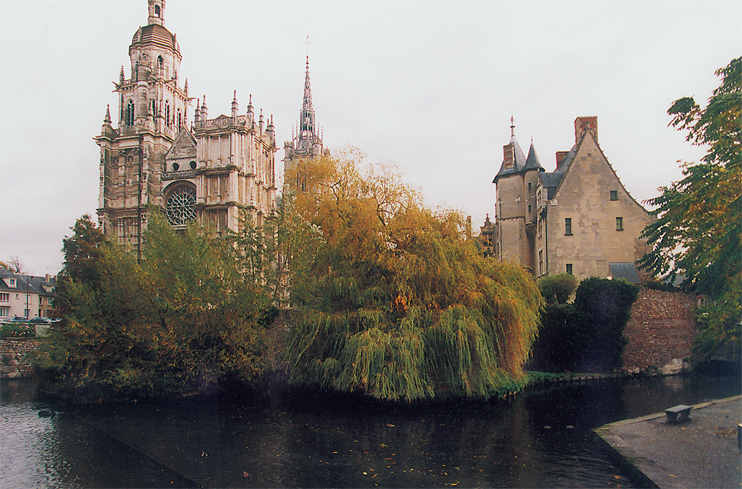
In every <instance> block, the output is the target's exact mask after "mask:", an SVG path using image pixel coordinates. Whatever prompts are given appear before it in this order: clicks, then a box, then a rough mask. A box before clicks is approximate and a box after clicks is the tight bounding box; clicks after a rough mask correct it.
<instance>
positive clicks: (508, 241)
mask: <svg viewBox="0 0 742 489" xmlns="http://www.w3.org/2000/svg"><path fill="white" fill-rule="evenodd" d="M493 183H494V184H495V188H496V203H495V222H494V223H493V222H491V221H490V219H489V216H488V217H487V219H486V221H485V223H484V226H482V227H481V236H482V238H483V242H484V243H485V246H484V248H485V253H487V254H490V255H492V256H494V257H496V258H499V259H500V260H512V261H515V262H516V263H520V264H521V265H523V266H524V267H526V268H528V269H529V270H531V271H532V273H533V274H534V275H535V276H536V277H543V276H546V275H555V274H558V273H569V274H572V275H575V276H576V277H577V278H578V279H580V280H582V279H584V278H588V277H615V278H626V279H627V280H629V281H631V282H634V283H639V282H640V277H639V273H638V272H637V270H636V267H635V265H634V263H635V262H636V260H638V259H639V258H640V257H641V256H642V255H643V254H644V251H645V249H644V244H643V242H642V241H641V240H640V238H639V236H640V235H641V233H642V230H643V229H644V227H645V226H646V225H647V224H649V223H650V222H651V216H650V214H649V213H648V212H647V210H646V209H644V207H642V206H641V205H640V204H639V203H638V202H637V201H636V200H634V198H633V197H631V195H630V194H629V193H628V191H626V189H625V188H624V186H623V184H622V183H621V181H620V180H619V178H618V176H617V175H616V172H615V171H614V170H613V167H612V166H611V164H610V163H609V162H608V160H607V159H606V157H605V155H604V154H603V151H602V150H601V149H600V146H599V145H598V118H597V117H578V118H577V119H576V120H575V144H574V146H573V147H572V149H571V150H569V151H559V152H557V153H556V170H555V171H553V172H550V173H549V172H547V171H546V170H545V169H544V168H543V166H541V162H540V161H539V158H538V155H537V154H536V149H535V148H534V145H533V142H531V147H530V148H529V150H528V155H525V154H524V153H523V150H522V149H521V147H520V145H519V144H518V141H517V139H516V138H515V132H514V125H512V119H511V137H510V142H508V144H506V145H505V146H503V161H502V165H501V166H500V170H499V171H498V172H497V175H495V178H494V180H493Z"/></svg>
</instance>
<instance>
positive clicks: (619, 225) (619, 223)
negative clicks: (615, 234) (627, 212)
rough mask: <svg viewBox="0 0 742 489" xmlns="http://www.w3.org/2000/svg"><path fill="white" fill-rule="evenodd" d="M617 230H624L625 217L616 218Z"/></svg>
mask: <svg viewBox="0 0 742 489" xmlns="http://www.w3.org/2000/svg"><path fill="white" fill-rule="evenodd" d="M616 231H623V217H617V218H616Z"/></svg>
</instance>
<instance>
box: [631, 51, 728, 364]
mask: <svg viewBox="0 0 742 489" xmlns="http://www.w3.org/2000/svg"><path fill="white" fill-rule="evenodd" d="M716 74H717V75H719V76H720V77H721V85H720V86H719V87H718V88H717V89H716V90H714V92H713V95H712V96H711V98H710V99H709V101H708V104H707V105H706V107H704V108H702V107H700V106H699V105H698V104H697V103H696V102H695V100H694V99H693V98H692V97H684V98H681V99H678V100H676V101H675V102H674V103H673V104H672V106H671V107H670V109H669V110H668V114H669V115H671V116H672V120H671V122H670V125H672V126H673V127H676V128H677V129H678V130H683V131H687V132H688V135H687V137H686V139H687V140H688V141H689V142H691V143H692V144H695V145H699V146H704V147H706V148H707V152H706V155H705V156H704V157H703V158H702V159H701V162H698V163H686V164H684V165H683V179H682V180H680V181H678V182H674V183H672V185H670V186H669V187H661V188H660V195H659V196H658V197H656V198H654V199H650V200H649V203H650V204H651V205H653V206H656V209H655V210H654V211H653V213H654V214H655V215H656V216H657V220H656V221H655V222H653V223H652V224H650V225H649V226H647V228H646V229H645V230H644V233H643V237H644V238H645V239H646V240H647V243H648V244H649V246H650V247H651V248H652V250H651V251H650V252H649V253H647V254H646V255H645V256H644V257H643V258H642V259H641V261H640V265H641V266H642V267H643V268H646V269H648V270H649V271H651V272H652V273H654V274H656V275H660V276H665V275H666V276H668V278H669V279H670V280H671V281H674V280H675V279H676V278H677V277H682V278H683V280H682V284H681V285H682V287H683V288H685V289H686V290H690V291H697V292H700V293H702V294H706V295H707V296H708V297H709V298H710V299H711V301H712V304H711V305H710V306H708V307H705V308H702V309H701V310H700V314H699V327H700V330H701V332H700V335H699V341H698V344H697V352H698V353H699V354H701V355H703V356H705V357H708V356H710V355H712V354H713V353H715V352H716V351H718V350H719V349H720V348H722V347H723V346H725V345H726V346H728V347H731V348H733V351H735V352H737V354H739V348H740V324H741V321H740V313H741V312H742V306H741V304H742V301H741V300H740V284H741V283H742V247H741V246H740V239H741V237H742V212H740V211H742V192H741V190H742V58H736V59H734V60H732V61H731V62H730V63H729V65H727V66H726V67H724V68H721V69H719V70H717V71H716Z"/></svg>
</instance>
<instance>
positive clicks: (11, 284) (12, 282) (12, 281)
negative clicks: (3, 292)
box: [8, 278, 18, 288]
mask: <svg viewBox="0 0 742 489" xmlns="http://www.w3.org/2000/svg"><path fill="white" fill-rule="evenodd" d="M8 287H13V288H15V287H18V283H17V282H16V279H14V278H11V279H8Z"/></svg>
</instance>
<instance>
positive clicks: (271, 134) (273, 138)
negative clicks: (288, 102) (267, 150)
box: [265, 114, 276, 146]
mask: <svg viewBox="0 0 742 489" xmlns="http://www.w3.org/2000/svg"><path fill="white" fill-rule="evenodd" d="M265 132H266V134H268V137H269V138H270V140H271V145H273V146H275V145H276V128H275V127H274V126H273V114H271V118H270V120H269V122H268V127H266V128H265Z"/></svg>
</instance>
